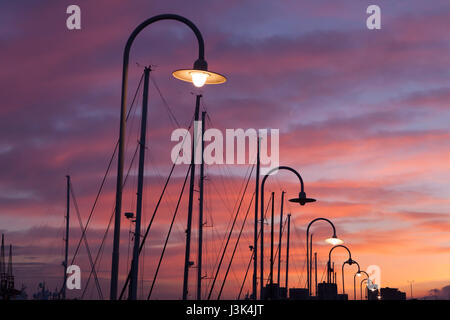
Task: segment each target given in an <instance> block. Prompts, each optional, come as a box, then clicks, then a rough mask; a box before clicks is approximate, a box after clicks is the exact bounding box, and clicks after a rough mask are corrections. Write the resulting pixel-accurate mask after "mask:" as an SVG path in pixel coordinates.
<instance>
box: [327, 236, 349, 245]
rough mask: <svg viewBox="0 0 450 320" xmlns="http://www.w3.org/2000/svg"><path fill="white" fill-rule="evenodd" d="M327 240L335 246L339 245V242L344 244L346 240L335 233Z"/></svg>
mask: <svg viewBox="0 0 450 320" xmlns="http://www.w3.org/2000/svg"><path fill="white" fill-rule="evenodd" d="M325 242H327V243H329V244H331V245H333V246H337V245H338V244H343V243H344V241H342V240H341V239H339V238H338V237H336V235H334V236H333V237H331V238H328V239H326V240H325Z"/></svg>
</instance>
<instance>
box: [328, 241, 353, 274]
mask: <svg viewBox="0 0 450 320" xmlns="http://www.w3.org/2000/svg"><path fill="white" fill-rule="evenodd" d="M336 248H344V249H345V250H347V252H348V258H349V260H351V259H352V253H351V252H350V250H349V248H347V247H346V246H344V245H341V244H340V245H337V246H334V247H333V248H331V249H330V252H328V263H327V282H328V283H330V276H331V269H332V268H331V253H332V252H333V250H334V249H336Z"/></svg>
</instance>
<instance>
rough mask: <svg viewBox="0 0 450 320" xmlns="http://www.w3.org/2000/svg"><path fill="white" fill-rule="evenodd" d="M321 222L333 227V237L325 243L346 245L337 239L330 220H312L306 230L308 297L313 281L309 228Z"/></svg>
mask: <svg viewBox="0 0 450 320" xmlns="http://www.w3.org/2000/svg"><path fill="white" fill-rule="evenodd" d="M320 220H323V221H326V222H328V223H329V224H330V225H331V227H332V228H333V235H332V236H331V238H328V239H326V240H325V242H327V243H329V244H331V245H333V246H335V245H339V244H342V243H344V241H342V240H341V239H339V238H338V237H337V235H336V228H335V227H334V224H333V223H332V222H331V221H330V220H328V219H326V218H316V219H314V220H312V221H311V222H310V223H309V224H308V228H306V271H307V278H308V281H307V283H308V296H310V295H311V279H310V273H311V270H309V268H310V267H309V228H310V227H311V225H312V224H313V223H314V222H316V221H320Z"/></svg>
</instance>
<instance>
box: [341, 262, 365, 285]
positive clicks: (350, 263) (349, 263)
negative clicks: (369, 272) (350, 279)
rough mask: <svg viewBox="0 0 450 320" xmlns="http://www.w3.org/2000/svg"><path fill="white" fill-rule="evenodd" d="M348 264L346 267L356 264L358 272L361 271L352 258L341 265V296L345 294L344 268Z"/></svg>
mask: <svg viewBox="0 0 450 320" xmlns="http://www.w3.org/2000/svg"><path fill="white" fill-rule="evenodd" d="M346 264H348V265H350V266H351V265H352V264H356V265H357V266H358V271H357V273H358V272H360V271H361V269H360V268H359V263H358V262H356V261H355V260H352V258H350V259H348V260H347V261H344V263H343V264H342V294H345V286H344V266H345V265H346Z"/></svg>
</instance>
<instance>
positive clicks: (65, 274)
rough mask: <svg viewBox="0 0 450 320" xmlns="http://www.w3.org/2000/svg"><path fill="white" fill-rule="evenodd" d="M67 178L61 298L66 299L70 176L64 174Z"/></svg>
mask: <svg viewBox="0 0 450 320" xmlns="http://www.w3.org/2000/svg"><path fill="white" fill-rule="evenodd" d="M66 180H67V194H66V235H65V238H64V242H65V248H64V264H63V265H64V283H63V287H62V292H61V294H62V298H63V299H66V281H67V264H68V256H69V226H70V224H69V217H70V176H69V175H67V176H66Z"/></svg>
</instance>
